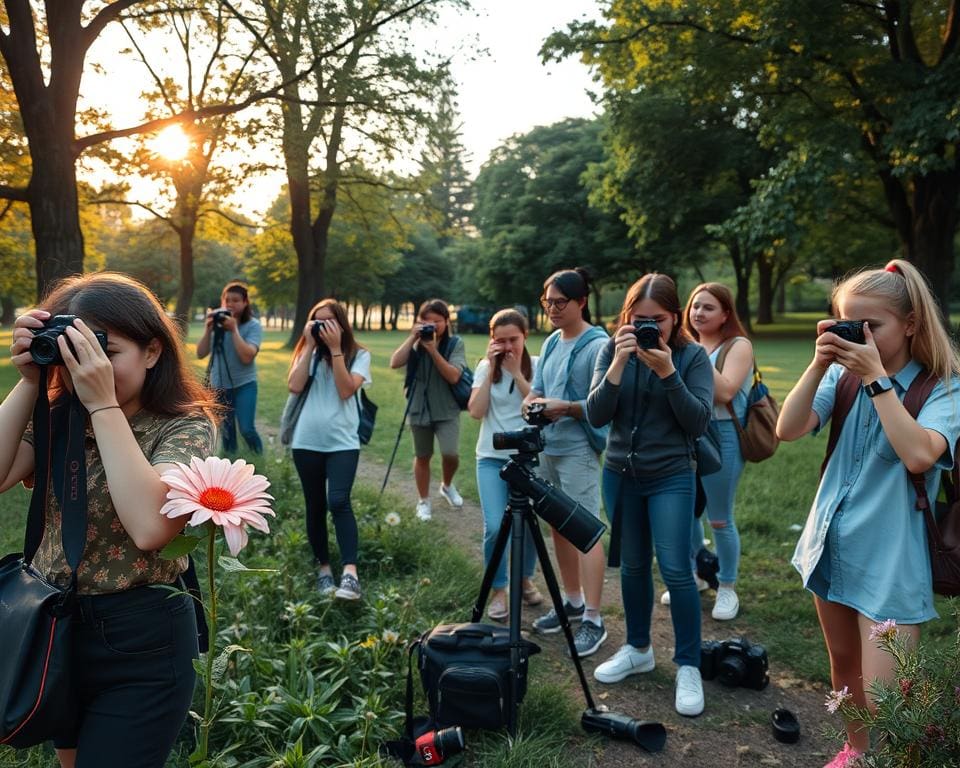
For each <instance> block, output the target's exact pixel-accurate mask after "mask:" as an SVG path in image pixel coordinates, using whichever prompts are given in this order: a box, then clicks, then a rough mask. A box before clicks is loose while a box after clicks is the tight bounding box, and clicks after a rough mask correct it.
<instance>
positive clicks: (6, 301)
mask: <svg viewBox="0 0 960 768" xmlns="http://www.w3.org/2000/svg"><path fill="white" fill-rule="evenodd" d="M0 307H2V310H0V325H13V321H14V320H16V319H17V318H16V312H17V303H16V302H15V301H14V300H13V297H12V296H3V297H0Z"/></svg>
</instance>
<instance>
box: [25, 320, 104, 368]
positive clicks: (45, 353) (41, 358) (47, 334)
mask: <svg viewBox="0 0 960 768" xmlns="http://www.w3.org/2000/svg"><path fill="white" fill-rule="evenodd" d="M76 319H77V316H76V315H54V316H53V317H51V318H50V319H49V320H47V322H46V323H44V326H43V328H36V329H34V330H33V340H32V341H31V342H30V357H31V358H33V362H35V363H36V364H37V365H63V355H61V354H60V347H59V346H58V344H57V339H59V338H60V337H61V336H63V334H64V333H65V332H66V330H67V328H69V327H70V326H72V325H73V321H74V320H76ZM93 335H94V336H96V337H97V341H99V342H100V346H101V348H102V349H103V351H104V352H106V351H107V334H106V331H94V332H93ZM67 344H69V345H70V351H71V352H74V354H76V352H75V350H74V348H73V344H70V340H69V338H68V339H67Z"/></svg>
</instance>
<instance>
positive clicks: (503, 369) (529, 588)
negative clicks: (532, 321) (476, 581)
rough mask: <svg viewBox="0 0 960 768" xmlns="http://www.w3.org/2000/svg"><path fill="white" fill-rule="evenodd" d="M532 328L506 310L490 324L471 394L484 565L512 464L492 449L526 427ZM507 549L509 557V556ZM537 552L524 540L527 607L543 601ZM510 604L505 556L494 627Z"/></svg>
mask: <svg viewBox="0 0 960 768" xmlns="http://www.w3.org/2000/svg"><path fill="white" fill-rule="evenodd" d="M528 333H529V328H528V325H527V318H526V317H524V316H523V315H522V314H521V313H520V312H517V311H516V310H514V309H502V310H500V311H499V312H497V314H495V315H494V316H493V318H492V319H491V320H490V343H489V344H488V345H487V354H486V357H484V359H483V360H481V361H480V363H479V364H478V365H477V370H476V371H475V372H474V378H473V392H472V393H471V395H470V404H469V406H468V410H469V411H470V415H471V416H473V418H475V419H479V420H480V422H481V423H480V436H479V438H478V439H477V490H478V491H479V493H480V506H481V508H482V510H483V562H484V565H486V564H488V563H489V562H490V557H491V555H492V554H493V547H494V543H495V542H496V539H497V533H498V532H499V530H500V523H501V522H502V521H503V513H504V510H505V509H506V506H507V499H508V495H509V489H508V487H507V483H506V482H505V481H504V480H502V479H501V478H500V468H501V467H502V466H503V465H504V464H506V463H507V460H508V459H509V458H510V451H498V450H496V449H495V448H494V447H493V435H494V433H496V432H509V431H512V430H516V429H522V428H523V427H525V426H527V425H526V422H524V420H523V417H522V416H521V405H522V404H523V398H525V397H526V396H527V394H528V393H529V392H530V382H531V381H532V380H533V371H534V366H535V365H536V362H537V358H531V357H530V353H529V352H527V348H526V340H527V334H528ZM509 551H510V550H509V546H508V548H507V552H509ZM536 564H537V559H536V550H535V549H534V545H533V541H532V539H531V538H530V537H527V538H526V539H525V547H524V555H523V586H522V589H523V601H524V602H525V603H526V604H527V605H539V604H540V603H541V602H543V597H542V595H541V594H540V592H539V590H538V589H537V587H536V585H534V583H533V571H534V569H535V568H536ZM507 606H508V602H507V558H506V553H505V556H504V557H503V558H501V560H500V564H499V565H498V566H497V570H496V573H495V574H494V577H493V592H492V593H491V596H490V602H489V607H488V608H487V615H488V616H489V617H490V618H491V619H494V620H496V621H503V620H505V619H506V618H507V617H508V616H509V613H510V612H509V609H508V607H507Z"/></svg>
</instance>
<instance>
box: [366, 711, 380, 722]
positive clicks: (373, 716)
mask: <svg viewBox="0 0 960 768" xmlns="http://www.w3.org/2000/svg"><path fill="white" fill-rule="evenodd" d="M363 716H364V717H365V718H366V719H367V721H368V722H373V721H374V720H376V719H377V713H376V712H371V711H370V710H367V711H366V712H364V713H363Z"/></svg>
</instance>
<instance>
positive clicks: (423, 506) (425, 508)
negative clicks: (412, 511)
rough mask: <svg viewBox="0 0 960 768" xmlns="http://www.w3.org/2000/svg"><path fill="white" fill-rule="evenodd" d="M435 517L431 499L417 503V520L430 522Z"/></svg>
mask: <svg viewBox="0 0 960 768" xmlns="http://www.w3.org/2000/svg"><path fill="white" fill-rule="evenodd" d="M432 517H433V505H432V504H431V503H430V499H420V501H418V502H417V520H424V521H426V520H429V519H431V518H432Z"/></svg>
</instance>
